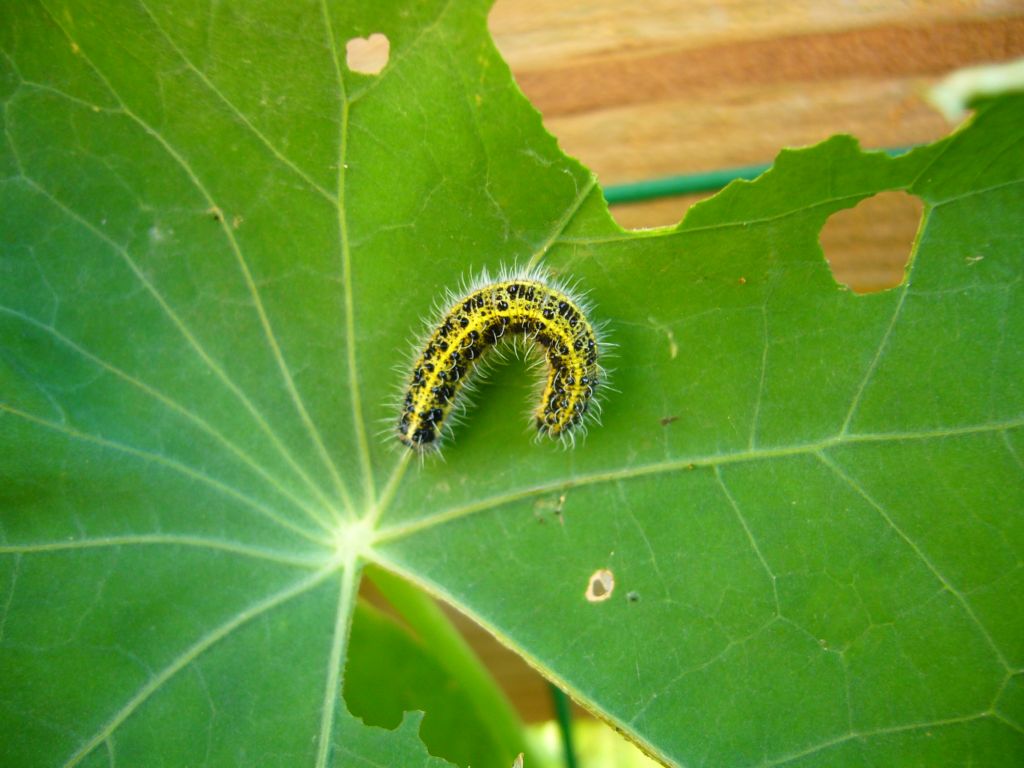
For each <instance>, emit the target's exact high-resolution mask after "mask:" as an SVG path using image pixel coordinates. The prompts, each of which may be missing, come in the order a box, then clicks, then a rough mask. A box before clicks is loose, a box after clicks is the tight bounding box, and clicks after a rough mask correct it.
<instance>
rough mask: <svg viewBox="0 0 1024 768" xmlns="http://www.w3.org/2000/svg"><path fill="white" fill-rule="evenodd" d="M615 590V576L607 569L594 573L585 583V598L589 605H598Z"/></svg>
mask: <svg viewBox="0 0 1024 768" xmlns="http://www.w3.org/2000/svg"><path fill="white" fill-rule="evenodd" d="M614 590H615V574H614V573H612V572H611V571H609V570H608V569H607V568H601V569H599V570H596V571H594V573H593V574H592V575H591V577H590V579H589V580H588V581H587V591H586V593H585V597H586V598H587V600H588V601H590V602H591V603H600V602H603V601H605V600H607V599H608V598H609V597H611V596H612V592H613V591H614Z"/></svg>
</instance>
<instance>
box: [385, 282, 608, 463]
mask: <svg viewBox="0 0 1024 768" xmlns="http://www.w3.org/2000/svg"><path fill="white" fill-rule="evenodd" d="M445 304H446V305H447V309H446V310H445V311H444V312H443V314H442V315H441V316H440V317H439V318H438V319H437V321H436V322H435V323H434V324H433V325H432V330H431V331H430V333H429V335H428V337H427V339H426V341H425V343H424V344H423V346H422V347H421V351H420V353H419V354H418V356H417V358H416V361H415V363H414V364H413V369H412V373H411V375H410V376H409V379H408V384H407V386H406V389H405V394H404V398H403V401H402V412H401V415H400V416H399V418H398V439H399V440H400V441H401V442H402V443H403V444H404V445H406V446H408V447H409V448H412V449H414V450H418V451H425V450H429V449H431V448H434V447H436V446H437V445H438V443H439V442H440V441H441V438H442V436H443V435H444V434H445V430H446V427H448V425H449V424H450V416H451V415H452V412H453V410H454V409H456V408H457V407H458V406H459V404H460V400H461V396H462V392H463V390H464V389H465V388H466V384H467V382H468V381H469V379H470V376H471V374H472V372H473V370H474V369H475V368H477V367H478V365H479V363H480V361H481V359H482V358H484V357H485V356H486V355H487V354H488V353H489V352H490V350H491V349H492V348H493V347H495V346H497V345H498V344H500V343H502V342H503V341H505V340H508V339H513V338H525V339H527V340H529V341H532V342H533V343H534V344H535V345H536V346H537V347H539V348H540V349H541V350H542V351H543V353H544V356H545V358H546V361H547V379H546V382H545V384H544V388H543V392H542V395H541V398H540V402H539V404H538V405H537V407H536V409H535V410H534V414H533V419H534V424H535V426H536V428H537V431H538V434H539V435H547V436H549V437H552V438H558V439H562V440H563V441H568V442H572V441H573V440H574V438H575V435H576V433H577V432H578V431H579V429H580V428H581V427H582V425H583V424H584V421H585V419H586V418H587V417H588V415H593V413H594V412H595V409H596V401H595V394H596V393H597V391H598V388H599V387H600V385H601V383H602V379H603V377H604V372H603V371H602V369H601V367H600V366H599V364H598V358H599V354H600V346H601V345H600V341H599V339H598V331H597V329H596V328H595V327H594V324H593V323H592V322H591V321H590V319H589V318H588V317H587V314H588V310H587V307H586V306H585V304H584V303H583V302H582V300H581V299H579V298H578V297H576V296H574V295H573V292H572V291H571V290H569V289H568V288H566V287H565V286H562V285H559V284H557V283H555V282H554V281H552V280H551V279H549V278H548V277H547V275H545V274H544V273H542V272H539V271H536V270H525V271H524V270H518V271H510V272H507V273H504V274H502V276H501V277H500V278H499V279H497V280H491V279H490V278H488V277H487V275H486V274H484V275H483V276H481V278H480V279H479V280H477V281H476V282H475V283H474V284H473V285H472V286H471V287H470V288H469V289H468V290H466V291H465V292H464V293H463V294H461V295H455V294H452V295H451V296H450V297H449V300H448V301H446V302H445Z"/></svg>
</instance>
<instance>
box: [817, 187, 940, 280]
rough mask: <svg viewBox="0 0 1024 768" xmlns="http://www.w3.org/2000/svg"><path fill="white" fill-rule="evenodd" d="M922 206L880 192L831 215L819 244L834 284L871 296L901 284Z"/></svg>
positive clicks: (912, 199) (907, 198)
mask: <svg viewBox="0 0 1024 768" xmlns="http://www.w3.org/2000/svg"><path fill="white" fill-rule="evenodd" d="M923 211H924V204H923V203H922V202H921V200H920V198H917V197H914V196H913V195H908V194H907V193H906V192H880V193H878V194H877V195H874V196H872V197H869V198H867V199H866V200H862V201H861V202H860V203H859V204H858V205H856V206H855V207H853V208H847V209H846V210H842V211H837V212H836V213H834V214H832V215H831V216H830V217H829V219H828V221H826V222H825V226H824V227H822V230H821V234H820V235H819V240H820V242H821V248H822V250H823V251H824V252H825V258H826V259H827V260H828V264H829V267H831V268H832V275H833V277H835V279H836V281H837V282H839V283H842V284H843V285H845V286H847V287H849V288H850V289H851V290H852V291H853V292H854V293H874V292H876V291H884V290H885V289H886V288H893V287H895V286H897V285H899V284H900V283H901V282H902V281H903V273H904V270H905V269H906V267H907V263H908V262H909V261H910V252H911V250H912V248H913V246H914V238H915V237H916V236H917V230H918V227H919V226H920V223H921V214H922V212H923Z"/></svg>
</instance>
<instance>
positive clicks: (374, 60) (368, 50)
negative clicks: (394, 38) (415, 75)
mask: <svg viewBox="0 0 1024 768" xmlns="http://www.w3.org/2000/svg"><path fill="white" fill-rule="evenodd" d="M390 55H391V42H390V41H389V40H388V38H387V36H386V35H382V34H381V33H380V32H374V33H373V34H372V35H370V36H369V37H353V38H352V39H351V40H349V41H348V42H347V43H345V64H346V65H347V66H348V68H349V69H351V70H352V71H353V72H358V73H359V74H361V75H376V74H377V73H378V72H380V71H381V70H382V69H384V67H386V66H387V65H388V57H389V56H390Z"/></svg>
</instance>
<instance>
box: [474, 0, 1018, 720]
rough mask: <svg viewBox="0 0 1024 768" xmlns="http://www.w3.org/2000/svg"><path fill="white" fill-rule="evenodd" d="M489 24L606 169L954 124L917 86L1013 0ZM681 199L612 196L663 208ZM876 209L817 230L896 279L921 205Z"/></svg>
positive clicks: (499, 655) (556, 120) (818, 0)
mask: <svg viewBox="0 0 1024 768" xmlns="http://www.w3.org/2000/svg"><path fill="white" fill-rule="evenodd" d="M490 26H491V31H492V34H493V35H494V38H495V42H496V44H497V46H498V48H499V50H501V52H502V54H503V55H504V56H505V58H506V60H507V61H508V62H509V64H510V66H511V68H512V71H513V74H514V75H515V77H516V80H517V82H518V83H519V86H520V87H521V88H522V90H523V92H524V93H525V94H526V95H527V97H529V98H530V100H531V101H532V102H533V103H534V104H535V105H536V106H537V107H538V109H539V110H540V111H541V113H542V115H543V118H544V123H545V125H546V126H547V128H548V130H549V131H551V132H552V133H553V134H554V135H555V136H557V137H558V140H559V142H560V144H561V146H562V148H563V149H564V150H565V151H566V152H568V153H569V154H571V155H574V156H575V157H577V158H579V159H580V160H581V161H582V162H583V163H584V164H586V165H587V166H589V167H590V168H591V169H593V170H594V171H595V173H596V174H597V176H598V179H599V181H600V182H601V184H602V185H611V184H621V183H624V182H631V181H640V180H644V179H650V178H654V177H660V176H667V175H674V174H686V173H695V172H700V171H707V170H714V169H719V168H726V167H732V166H741V165H749V164H754V163H762V162H769V161H771V160H772V158H773V157H774V156H775V154H776V153H777V152H778V151H779V149H780V148H782V147H789V146H802V145H807V144H812V143H815V142H818V141H821V140H823V139H825V138H827V137H829V136H831V135H832V134H835V133H851V134H853V135H855V136H857V137H859V138H860V140H861V142H862V145H863V146H865V147H871V148H878V147H896V146H906V145H910V144H916V143H920V142H927V141H932V140H935V139H937V138H940V137H942V136H944V135H945V134H946V133H948V132H949V130H950V127H951V126H950V125H949V124H947V122H946V121H945V119H944V118H942V117H941V116H940V115H938V114H937V113H936V112H935V111H934V110H933V109H932V108H931V107H930V106H929V105H928V103H927V102H926V100H925V98H924V95H925V92H926V90H927V88H928V87H929V86H930V85H932V84H933V83H935V82H936V81H938V80H939V79H941V77H942V76H943V75H945V74H947V73H948V72H950V71H951V70H954V69H957V68H960V67H964V66H969V65H975V64H983V63H991V62H998V61H1006V60H1010V59H1013V58H1019V57H1021V56H1024V0H987V1H983V0H904V1H903V2H897V1H896V0H859V1H857V2H854V1H845V2H840V1H839V0H646V1H645V2H629V1H628V0H558V1H555V0H498V2H497V4H496V7H495V8H494V10H493V11H492V13H491V16H490ZM694 199H696V198H694V197H686V198H669V199H666V200H661V201H658V202H653V203H646V204H630V205H620V206H616V207H615V208H614V209H613V213H614V215H615V216H616V218H617V219H618V220H619V222H620V223H621V224H623V225H624V226H627V227H649V226H657V225H667V224H674V223H676V222H678V221H679V219H680V218H681V217H682V215H683V213H684V212H685V211H686V209H687V207H688V206H689V205H690V204H692V202H693V200H694ZM874 208H875V210H873V211H869V212H864V211H862V210H861V208H857V209H854V210H853V211H852V212H851V213H850V215H848V216H846V217H843V219H842V220H840V221H838V222H835V226H834V227H833V226H831V224H832V222H830V230H831V231H830V233H829V234H830V235H831V236H830V237H828V238H826V243H825V247H826V252H827V253H828V256H829V258H830V262H831V263H832V265H833V270H834V271H835V272H836V274H837V275H838V276H839V277H840V278H841V279H842V280H843V281H844V282H846V283H848V284H850V285H852V286H854V287H855V288H858V289H877V288H880V287H885V286H887V285H892V284H894V283H895V282H898V281H899V279H900V275H901V273H902V265H903V263H904V261H905V259H906V256H907V254H908V249H909V247H910V243H911V241H912V239H913V234H914V232H915V231H916V228H917V222H918V218H919V216H920V206H918V205H915V202H914V201H913V199H911V198H908V197H906V196H904V198H903V199H900V198H899V197H898V196H895V195H893V196H889V197H888V198H881V197H879V198H876V199H875V203H874ZM835 218H836V217H834V219H835ZM581 599H582V596H581ZM457 621H458V623H459V626H460V627H462V628H463V629H464V630H465V632H466V633H467V635H468V636H469V637H470V638H471V641H472V642H473V643H474V645H475V646H476V647H477V648H478V649H479V651H480V653H481V654H482V656H483V657H484V659H485V661H486V663H487V664H488V665H489V666H490V667H491V668H492V669H493V670H494V671H495V672H496V674H497V676H498V677H499V680H500V681H501V683H502V684H503V686H504V687H505V688H506V690H507V691H508V692H509V694H510V696H511V698H512V699H513V701H514V703H515V704H516V706H517V707H518V708H519V709H520V711H521V712H522V713H523V715H524V717H525V718H526V719H527V720H528V721H536V720H544V719H548V718H550V717H551V716H552V709H551V703H550V696H549V693H548V691H547V688H546V684H545V683H544V681H543V680H542V679H541V678H540V677H539V676H538V675H537V674H536V673H535V672H533V671H532V670H530V669H529V668H527V667H526V666H525V665H524V664H523V663H522V662H521V661H520V660H519V659H518V657H516V656H514V655H513V654H511V653H510V652H509V651H507V650H505V649H504V648H502V647H500V646H498V645H497V643H496V642H495V641H494V640H492V639H491V638H490V636H488V635H487V634H486V633H485V632H483V630H480V629H479V628H477V627H475V625H473V624H472V623H470V622H468V621H465V620H463V619H461V618H458V619H457Z"/></svg>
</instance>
